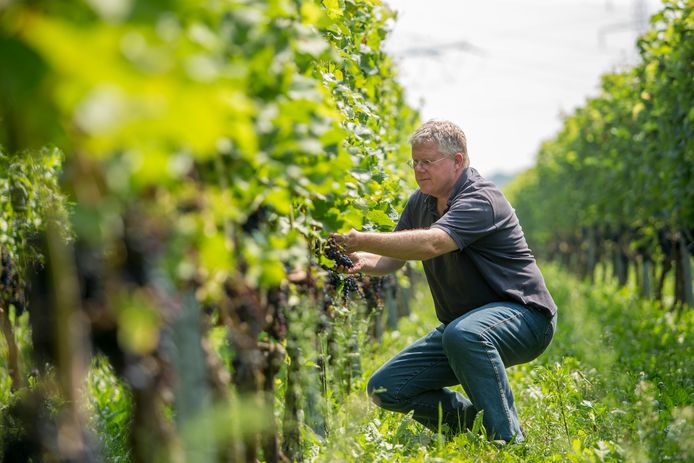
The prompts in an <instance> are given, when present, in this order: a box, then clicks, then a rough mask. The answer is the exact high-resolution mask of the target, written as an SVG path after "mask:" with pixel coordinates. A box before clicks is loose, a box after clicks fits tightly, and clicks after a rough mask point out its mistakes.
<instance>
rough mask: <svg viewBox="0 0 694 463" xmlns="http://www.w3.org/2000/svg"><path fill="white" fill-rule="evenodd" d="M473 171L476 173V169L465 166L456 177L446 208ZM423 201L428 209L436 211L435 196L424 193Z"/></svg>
mask: <svg viewBox="0 0 694 463" xmlns="http://www.w3.org/2000/svg"><path fill="white" fill-rule="evenodd" d="M475 173H477V171H476V170H475V169H473V168H472V167H467V168H466V169H465V170H464V171H463V172H462V173H461V174H460V177H458V180H456V182H455V184H454V185H453V191H451V195H450V196H449V197H448V202H447V204H446V209H448V208H449V207H451V204H452V203H453V200H454V199H455V197H456V196H458V195H459V194H460V192H461V191H462V190H463V188H464V187H465V184H466V183H467V181H468V179H469V178H470V176H471V175H473V174H475ZM425 203H426V205H427V208H428V209H429V210H430V211H432V212H434V213H437V211H436V198H434V197H433V196H431V195H425Z"/></svg>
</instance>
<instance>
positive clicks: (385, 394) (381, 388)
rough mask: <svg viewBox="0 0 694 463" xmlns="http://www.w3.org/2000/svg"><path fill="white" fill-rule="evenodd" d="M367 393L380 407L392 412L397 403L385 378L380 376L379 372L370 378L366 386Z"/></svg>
mask: <svg viewBox="0 0 694 463" xmlns="http://www.w3.org/2000/svg"><path fill="white" fill-rule="evenodd" d="M366 392H367V394H369V397H370V398H371V400H372V401H373V402H374V403H375V404H376V405H378V406H379V407H382V408H386V409H388V410H390V409H392V408H393V407H394V406H395V404H396V403H397V400H396V399H395V396H394V394H393V393H392V392H391V391H390V390H389V388H388V384H387V382H386V381H385V378H383V377H382V376H381V375H379V374H378V372H376V373H374V374H373V375H372V376H371V378H369V382H368V383H367V384H366Z"/></svg>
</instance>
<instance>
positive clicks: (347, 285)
mask: <svg viewBox="0 0 694 463" xmlns="http://www.w3.org/2000/svg"><path fill="white" fill-rule="evenodd" d="M342 283H343V285H342V295H343V296H344V298H345V299H347V298H349V294H350V293H356V292H357V291H358V289H359V288H358V287H357V279H356V278H354V277H352V276H349V277H347V278H345V279H344V280H343V282H342Z"/></svg>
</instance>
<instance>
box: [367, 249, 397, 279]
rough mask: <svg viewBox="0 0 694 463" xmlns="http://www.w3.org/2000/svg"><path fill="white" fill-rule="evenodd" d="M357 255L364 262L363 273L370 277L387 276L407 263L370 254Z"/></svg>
mask: <svg viewBox="0 0 694 463" xmlns="http://www.w3.org/2000/svg"><path fill="white" fill-rule="evenodd" d="M357 254H358V255H359V258H360V259H362V260H363V261H364V267H363V272H364V273H367V274H369V275H387V274H389V273H393V272H395V271H396V270H398V269H400V268H401V267H402V266H403V265H405V261H404V260H401V259H394V258H392V257H386V256H379V255H377V254H371V253H369V252H358V253H357Z"/></svg>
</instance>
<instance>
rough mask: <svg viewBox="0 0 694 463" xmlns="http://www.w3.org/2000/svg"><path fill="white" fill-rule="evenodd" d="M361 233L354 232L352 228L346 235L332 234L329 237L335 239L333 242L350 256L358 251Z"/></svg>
mask: <svg viewBox="0 0 694 463" xmlns="http://www.w3.org/2000/svg"><path fill="white" fill-rule="evenodd" d="M360 235H361V233H360V232H358V231H356V230H355V229H354V228H353V229H351V230H350V231H348V232H347V233H333V234H332V235H330V236H331V237H332V238H334V239H335V242H336V243H337V244H338V245H340V246H342V248H343V249H344V251H345V253H346V254H351V253H353V252H355V251H359V250H360V249H359V237H360Z"/></svg>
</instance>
